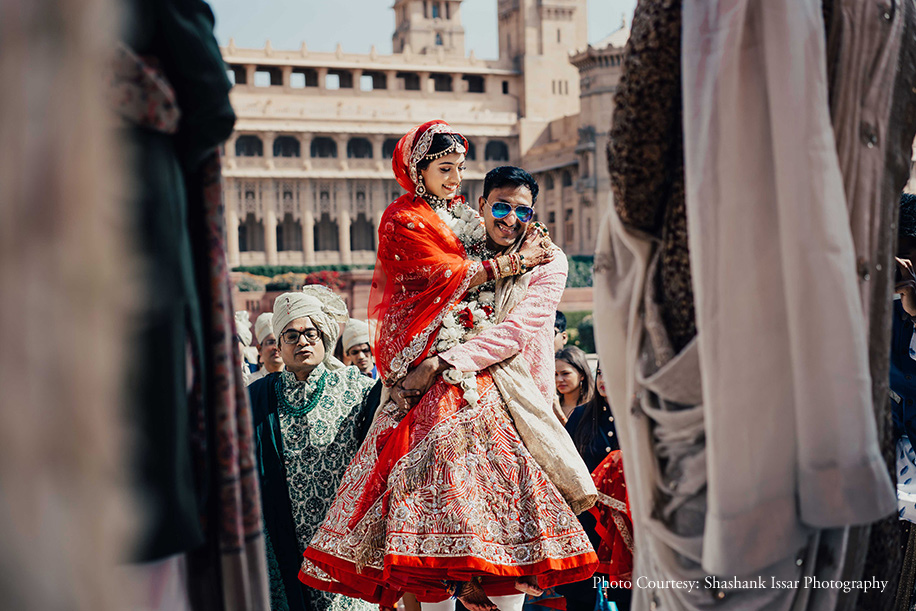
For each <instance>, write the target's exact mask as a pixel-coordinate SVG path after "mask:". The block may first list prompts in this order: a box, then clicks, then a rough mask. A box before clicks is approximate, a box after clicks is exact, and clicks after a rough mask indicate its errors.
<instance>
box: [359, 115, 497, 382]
mask: <svg viewBox="0 0 916 611" xmlns="http://www.w3.org/2000/svg"><path fill="white" fill-rule="evenodd" d="M435 134H454V135H456V136H458V137H460V138H461V139H462V140H464V137H463V136H461V135H460V134H458V133H457V132H455V131H454V130H453V129H452V128H451V127H449V125H448V124H447V123H446V122H445V121H430V122H428V123H424V124H423V125H419V126H417V127H415V128H413V129H412V130H411V131H410V132H408V133H407V135H405V136H404V137H403V138H401V140H400V141H399V142H398V145H397V147H396V148H395V151H394V156H393V158H392V162H391V165H392V168H393V169H394V175H395V178H397V181H398V183H399V184H400V185H401V186H402V187H404V189H406V190H407V193H406V194H405V195H402V196H401V197H399V198H398V199H397V200H395V201H394V202H393V203H392V204H390V205H389V206H388V208H387V209H386V210H385V213H384V214H383V215H382V220H381V224H380V225H379V247H378V259H377V260H376V264H375V274H374V275H373V278H372V288H371V290H370V292H369V325H370V328H372V329H373V335H374V339H375V349H374V352H375V359H376V365H377V367H378V371H379V375H380V376H381V378H382V380H383V381H384V382H385V384H386V385H388V386H390V385H392V384H394V383H395V382H396V381H397V380H399V379H401V378H403V377H404V376H405V375H406V374H407V370H408V368H409V367H410V366H411V365H413V364H415V363H416V362H417V361H419V360H421V359H423V358H424V357H425V356H426V355H427V354H428V353H429V349H430V346H431V344H432V342H433V341H434V340H435V334H436V332H437V331H438V329H439V326H440V324H441V323H442V318H443V317H444V316H445V314H446V313H447V312H448V310H449V308H450V307H451V306H452V304H454V303H455V302H457V301H459V300H460V299H461V298H462V297H463V296H464V294H465V293H466V292H467V289H468V285H469V284H470V281H471V278H472V277H473V276H474V274H476V273H477V271H478V270H479V269H480V263H476V262H473V261H469V260H467V258H466V257H467V255H466V253H465V250H464V246H463V245H462V244H461V242H460V241H459V239H458V237H457V236H456V235H455V234H454V232H452V230H451V229H450V228H449V227H448V226H447V225H446V224H445V223H444V222H443V221H442V219H440V218H439V216H438V215H437V214H436V213H435V212H434V211H433V210H432V208H430V206H429V204H427V203H426V201H425V200H423V199H422V198H421V197H419V196H418V195H417V187H418V185H420V184H421V179H420V174H419V171H418V169H417V164H418V163H420V162H421V161H422V160H423V157H425V156H426V154H427V152H428V151H429V148H430V145H431V144H432V139H433V136H434V135H435ZM464 142H465V146H467V141H466V140H464Z"/></svg>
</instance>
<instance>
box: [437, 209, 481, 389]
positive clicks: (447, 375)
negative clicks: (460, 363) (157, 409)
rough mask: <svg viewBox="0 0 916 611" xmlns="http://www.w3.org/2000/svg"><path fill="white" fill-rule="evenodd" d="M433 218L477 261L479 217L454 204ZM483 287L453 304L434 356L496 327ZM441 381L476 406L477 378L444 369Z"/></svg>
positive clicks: (445, 319) (479, 240) (443, 321)
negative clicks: (450, 231)
mask: <svg viewBox="0 0 916 611" xmlns="http://www.w3.org/2000/svg"><path fill="white" fill-rule="evenodd" d="M435 210H436V214H438V215H439V218H441V219H442V222H444V223H445V224H446V225H448V227H449V229H451V230H452V231H453V232H454V233H455V235H456V236H457V237H458V239H459V240H461V243H462V244H463V245H464V247H465V252H467V253H468V257H469V258H470V259H472V260H477V261H479V260H480V256H479V253H481V252H483V248H481V246H482V245H483V244H484V240H486V237H487V230H486V227H484V224H483V219H482V218H481V217H480V214H479V213H478V212H477V211H476V210H474V209H473V208H471V207H470V206H468V205H467V204H466V203H463V202H462V203H455V204H453V205H452V206H451V207H446V206H441V207H437V208H436V209H435ZM484 286H485V284H484V285H481V286H479V287H477V288H476V289H471V290H470V291H469V292H468V295H467V297H465V298H464V300H462V301H459V302H458V303H456V304H455V305H454V306H453V307H452V309H451V310H450V311H449V312H448V313H447V314H446V315H445V316H444V317H443V319H442V328H441V329H439V334H438V335H437V336H436V342H435V348H436V352H445V351H446V350H448V349H450V348H453V347H455V346H457V345H458V344H461V343H464V342H466V341H467V340H469V339H470V338H472V337H474V336H475V335H477V334H478V333H480V332H481V331H483V330H484V329H488V328H490V327H492V326H493V325H495V324H496V312H495V310H494V307H493V306H494V304H495V301H496V293H494V292H493V291H486V290H483V288H484ZM442 378H443V379H444V380H445V381H446V382H448V383H449V384H452V385H453V386H460V387H461V389H462V396H463V397H464V400H465V401H467V402H468V404H469V405H471V406H472V407H476V406H477V402H478V401H479V400H480V393H478V392H477V374H476V373H475V372H473V371H458V370H457V369H454V368H452V369H447V370H445V371H444V372H443V373H442Z"/></svg>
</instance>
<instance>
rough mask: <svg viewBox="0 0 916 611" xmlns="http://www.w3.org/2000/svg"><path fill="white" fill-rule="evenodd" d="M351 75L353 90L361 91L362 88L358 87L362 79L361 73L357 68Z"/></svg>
mask: <svg viewBox="0 0 916 611" xmlns="http://www.w3.org/2000/svg"><path fill="white" fill-rule="evenodd" d="M352 75H353V90H354V91H362V87H361V86H360V82H359V81H360V80H361V79H362V78H363V71H362V70H361V69H359V68H354V69H353V72H352Z"/></svg>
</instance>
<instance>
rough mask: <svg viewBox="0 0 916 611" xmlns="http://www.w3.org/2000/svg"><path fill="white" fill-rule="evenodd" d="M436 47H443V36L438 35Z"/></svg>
mask: <svg viewBox="0 0 916 611" xmlns="http://www.w3.org/2000/svg"><path fill="white" fill-rule="evenodd" d="M436 46H437V47H441V46H442V34H436Z"/></svg>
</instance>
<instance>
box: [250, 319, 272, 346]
mask: <svg viewBox="0 0 916 611" xmlns="http://www.w3.org/2000/svg"><path fill="white" fill-rule="evenodd" d="M273 319H274V315H273V314H272V313H271V312H264V313H263V314H261V315H260V316H258V319H257V320H256V321H254V335H255V337H257V338H258V343H259V344H263V343H264V338H265V337H267V336H268V335H270V334H271V333H273V332H274V328H273V324H272V323H273Z"/></svg>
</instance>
